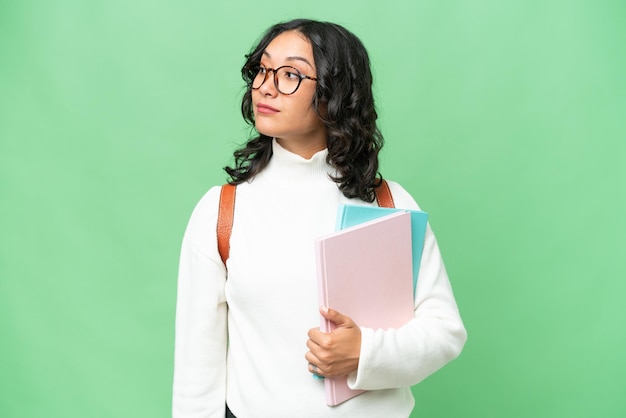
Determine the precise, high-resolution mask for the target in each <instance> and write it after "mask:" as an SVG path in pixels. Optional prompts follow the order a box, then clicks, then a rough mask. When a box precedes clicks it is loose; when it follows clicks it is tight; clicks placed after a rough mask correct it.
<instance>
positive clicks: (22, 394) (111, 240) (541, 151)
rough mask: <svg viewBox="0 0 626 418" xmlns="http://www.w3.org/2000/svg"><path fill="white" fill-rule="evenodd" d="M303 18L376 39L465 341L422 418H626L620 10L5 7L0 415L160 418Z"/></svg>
mask: <svg viewBox="0 0 626 418" xmlns="http://www.w3.org/2000/svg"><path fill="white" fill-rule="evenodd" d="M294 17H312V18H317V19H323V20H331V21H335V22H338V23H341V24H343V25H345V26H346V27H348V28H349V29H351V30H352V31H353V32H355V33H356V34H357V35H358V36H360V37H361V38H362V40H363V41H364V43H365V45H366V46H367V48H368V50H369V52H370V54H371V58H372V62H373V66H374V74H375V83H376V84H375V91H376V97H377V105H378V108H379V111H380V125H381V128H382V131H383V133H384V134H385V136H386V139H387V145H386V147H385V149H384V153H383V165H382V171H383V173H384V175H385V176H386V177H388V178H391V179H394V180H397V181H399V182H400V183H402V184H403V185H404V186H405V187H406V188H407V189H408V190H409V191H410V192H411V193H412V194H413V195H414V196H415V197H416V199H417V200H418V202H419V203H420V204H421V206H422V207H423V208H424V209H425V210H427V211H428V212H430V214H431V223H432V226H433V228H434V230H435V232H436V233H437V235H438V238H439V242H440V245H441V248H442V251H443V254H444V258H445V261H446V265H447V268H448V270H449V274H450V277H451V280H452V284H453V287H454V291H455V295H456V297H457V299H458V303H459V306H460V309H461V313H462V315H463V318H464V320H465V323H466V326H467V329H468V332H469V340H468V343H467V345H466V348H465V350H464V352H463V353H462V355H461V356H460V357H459V358H458V359H457V360H455V361H454V362H452V363H451V364H449V365H447V366H446V367H445V368H443V369H442V370H441V371H439V372H438V373H436V374H434V375H433V376H431V377H429V378H428V379H426V380H425V381H424V382H422V383H421V384H419V385H417V386H415V387H414V394H415V398H416V407H415V410H414V412H413V415H412V416H413V417H431V418H432V417H444V418H448V417H463V418H465V417H477V418H485V417H498V418H500V417H532V418H541V417H545V418H554V417H568V418H570V417H624V416H626V384H625V383H624V376H625V374H626V303H624V298H625V294H626V273H625V271H626V269H625V267H626V266H625V261H624V260H625V259H626V253H625V249H626V241H625V238H624V237H625V236H626V226H625V221H624V218H625V213H626V201H625V194H626V193H625V191H626V186H625V183H626V168H625V167H626V145H625V142H626V122H625V120H626V76H625V74H626V26H625V24H624V22H626V3H625V2H623V1H617V0H616V1H611V0H594V1H592V0H587V1H586V0H545V1H526V0H509V1H487V0H459V1H436V0H422V1H413V0H411V1H408V0H407V1H394V0H389V1H357V0H349V1H336V0H333V1H327V0H319V1H292V2H265V3H264V2H258V1H232V2H231V1H220V2H212V1H203V2H200V1H193V2H181V1H173V0H156V1H155V0H131V1H128V0H106V1H105V0H91V1H83V2H79V1H72V0H39V1H28V0H4V1H0V393H1V395H0V416H1V417H3V418H4V417H6V418H40V417H46V418H49V417H53V418H56V417H58V418H78V417H80V418H84V417H90V418H92V417H94V418H97V417H112V418H119V417H129V418H143V417H146V418H155V417H168V416H170V408H171V384H172V383H171V382H172V367H173V364H172V362H173V360H172V359H173V338H174V309H175V296H176V271H177V263H178V252H179V247H180V243H181V238H182V234H183V231H184V228H185V225H186V222H187V220H188V217H189V215H190V213H191V210H192V208H193V206H194V205H195V203H196V202H197V201H198V199H199V198H200V197H201V195H202V194H203V193H204V192H205V191H206V190H207V189H208V188H209V187H210V186H212V185H215V184H220V183H222V182H224V180H225V174H224V173H223V171H222V170H221V167H223V166H224V165H225V164H227V163H229V162H230V158H231V153H232V151H233V149H234V148H235V147H236V146H237V145H238V144H241V143H242V142H243V141H244V140H245V138H246V137H247V135H248V129H247V127H246V126H245V125H244V124H243V122H242V120H241V117H240V115H239V100H240V98H241V94H242V91H243V84H242V81H241V79H240V76H239V69H240V66H241V64H242V62H243V57H244V53H246V52H247V51H248V50H249V48H250V47H251V46H252V44H253V42H254V41H255V40H256V39H257V38H258V36H259V34H260V33H261V32H262V31H263V30H264V29H265V28H267V27H268V26H269V25H271V24H272V23H274V22H276V21H278V20H285V19H291V18H294Z"/></svg>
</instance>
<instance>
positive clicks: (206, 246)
mask: <svg viewBox="0 0 626 418" xmlns="http://www.w3.org/2000/svg"><path fill="white" fill-rule="evenodd" d="M220 191H221V186H214V187H211V188H210V189H209V190H208V191H207V192H206V193H205V194H204V196H202V198H201V199H200V200H199V201H198V203H197V204H196V206H195V207H194V209H193V212H192V213H191V217H190V218H189V222H188V224H187V229H186V230H185V238H184V239H185V240H186V241H188V242H190V243H192V244H193V245H194V246H195V247H197V248H198V249H200V250H202V251H203V252H204V251H211V250H212V249H213V247H215V241H216V239H215V236H216V235H215V233H216V232H215V228H216V226H217V211H218V208H219V201H220Z"/></svg>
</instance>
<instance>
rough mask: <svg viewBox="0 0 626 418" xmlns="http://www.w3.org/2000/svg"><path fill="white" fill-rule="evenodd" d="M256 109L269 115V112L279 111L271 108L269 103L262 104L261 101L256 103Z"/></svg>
mask: <svg viewBox="0 0 626 418" xmlns="http://www.w3.org/2000/svg"><path fill="white" fill-rule="evenodd" d="M256 110H257V112H259V113H261V114H264V115H271V114H274V113H278V112H280V110H278V109H276V108H273V107H272V106H270V105H266V104H263V103H259V104H257V105H256Z"/></svg>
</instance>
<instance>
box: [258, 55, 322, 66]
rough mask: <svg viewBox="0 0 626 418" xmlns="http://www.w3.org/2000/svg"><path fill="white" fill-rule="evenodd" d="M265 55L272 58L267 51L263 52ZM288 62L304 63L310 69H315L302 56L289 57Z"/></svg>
mask: <svg viewBox="0 0 626 418" xmlns="http://www.w3.org/2000/svg"><path fill="white" fill-rule="evenodd" d="M263 55H265V56H266V57H267V58H272V56H271V55H270V54H269V52H267V51H263ZM286 60H287V61H302V62H304V63H305V64H307V65H308V66H309V67H311V69H313V65H312V64H311V63H310V62H309V60H307V59H306V58H304V57H300V56H297V55H296V56H293V57H287V58H286Z"/></svg>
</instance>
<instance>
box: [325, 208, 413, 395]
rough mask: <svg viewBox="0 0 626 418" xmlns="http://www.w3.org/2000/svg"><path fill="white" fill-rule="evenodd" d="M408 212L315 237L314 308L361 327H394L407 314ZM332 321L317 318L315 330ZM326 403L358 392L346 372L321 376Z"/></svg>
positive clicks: (330, 327) (410, 313) (328, 328)
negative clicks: (316, 305) (329, 310)
mask: <svg viewBox="0 0 626 418" xmlns="http://www.w3.org/2000/svg"><path fill="white" fill-rule="evenodd" d="M411 240H412V235H411V215H410V213H409V212H396V213H393V214H391V215H387V216H383V217H381V218H377V219H375V220H372V221H368V222H364V223H361V224H359V225H356V226H353V227H350V228H346V229H343V230H341V231H337V232H335V233H333V234H330V235H327V236H325V237H322V238H320V239H318V240H316V241H315V253H316V261H317V277H318V292H319V303H320V306H327V307H329V308H332V309H335V310H337V311H339V312H340V313H342V314H344V315H347V316H349V317H350V318H352V320H354V322H355V323H356V324H357V325H358V326H361V327H367V328H373V329H388V328H398V327H400V326H402V325H404V324H405V323H407V322H408V321H409V320H410V319H411V318H413V271H412V265H413V262H412V248H411V247H412V244H411ZM334 328H335V325H334V324H333V323H332V322H330V321H327V320H326V319H324V318H323V317H321V324H320V329H321V330H322V331H323V332H331V331H332V330H333V329H334ZM324 384H325V386H326V403H327V404H328V405H331V406H334V405H338V404H340V403H342V402H344V401H346V400H348V399H350V398H352V397H354V396H356V395H359V394H361V393H363V392H364V391H362V390H359V391H355V390H351V389H350V388H349V387H348V384H347V376H343V377H337V378H326V379H324Z"/></svg>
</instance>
